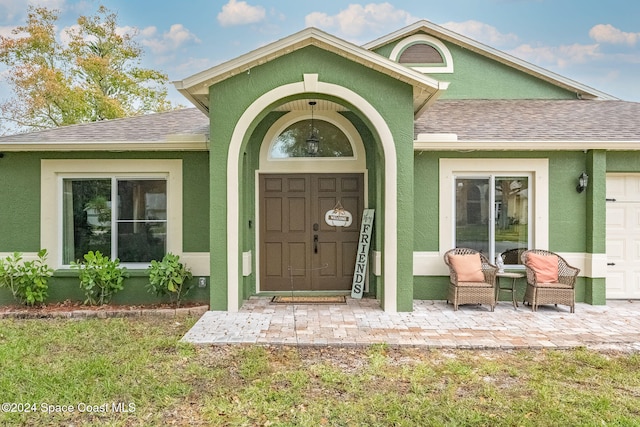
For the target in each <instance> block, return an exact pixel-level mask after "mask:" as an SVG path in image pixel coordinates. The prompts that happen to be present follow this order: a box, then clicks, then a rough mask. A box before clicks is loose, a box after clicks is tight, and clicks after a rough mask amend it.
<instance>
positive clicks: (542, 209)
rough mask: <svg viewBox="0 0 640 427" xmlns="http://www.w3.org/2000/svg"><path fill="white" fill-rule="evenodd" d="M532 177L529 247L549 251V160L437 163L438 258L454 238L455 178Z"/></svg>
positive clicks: (488, 160) (442, 161) (441, 161)
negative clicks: (470, 175)
mask: <svg viewBox="0 0 640 427" xmlns="http://www.w3.org/2000/svg"><path fill="white" fill-rule="evenodd" d="M476 172H477V173H482V174H485V173H486V174H490V173H500V174H510V173H513V174H519V173H530V174H532V176H533V177H532V178H533V179H532V181H533V182H532V183H531V191H532V193H531V195H530V203H532V204H533V206H532V214H531V219H532V221H533V226H532V236H531V238H530V242H531V245H532V247H535V248H538V249H547V248H548V247H549V160H548V159H485V158H482V159H452V158H443V159H440V199H439V204H440V205H439V209H440V225H439V230H440V233H439V235H440V254H441V255H444V253H445V252H446V251H448V250H449V249H451V248H453V247H454V246H455V242H454V238H453V228H454V221H455V218H454V207H455V196H454V194H455V176H456V174H458V173H476Z"/></svg>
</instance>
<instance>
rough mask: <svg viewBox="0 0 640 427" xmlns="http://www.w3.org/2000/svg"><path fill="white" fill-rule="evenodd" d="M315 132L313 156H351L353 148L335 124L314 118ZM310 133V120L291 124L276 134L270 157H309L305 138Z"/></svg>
mask: <svg viewBox="0 0 640 427" xmlns="http://www.w3.org/2000/svg"><path fill="white" fill-rule="evenodd" d="M313 124H314V128H315V130H316V134H317V135H318V137H319V139H320V147H319V150H318V154H316V155H315V156H313V157H353V148H352V147H351V143H350V142H349V139H348V138H347V136H346V135H345V134H344V132H342V131H341V130H340V129H339V128H338V127H337V126H335V125H334V124H332V123H329V122H326V121H324V120H318V119H314V121H313ZM310 134H311V120H302V121H299V122H297V123H294V124H292V125H291V126H289V127H288V128H287V129H285V130H284V132H282V133H281V134H280V136H278V138H277V139H276V141H275V142H274V143H273V144H272V146H271V152H270V153H269V156H270V157H271V158H272V159H287V158H292V157H311V156H309V154H308V153H307V138H308V137H309V135H310Z"/></svg>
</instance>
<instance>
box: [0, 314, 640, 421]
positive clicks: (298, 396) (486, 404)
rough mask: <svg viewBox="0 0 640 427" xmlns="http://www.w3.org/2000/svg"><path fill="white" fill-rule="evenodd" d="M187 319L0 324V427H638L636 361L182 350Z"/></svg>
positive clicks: (552, 354) (573, 354) (568, 355)
mask: <svg viewBox="0 0 640 427" xmlns="http://www.w3.org/2000/svg"><path fill="white" fill-rule="evenodd" d="M194 322H195V319H179V318H177V319H166V318H142V319H141V318H136V319H126V318H125V319H88V320H0V394H1V396H2V399H1V400H2V402H6V403H13V405H9V406H7V405H2V412H0V425H11V426H13V425H28V426H31V425H33V426H48V425H51V426H58V425H74V426H84V425H96V426H98V425H99V426H104V425H107V426H171V425H177V426H198V425H202V426H209V425H212V426H236V425H247V426H255V425H261V426H269V425H270V426H280V425H282V426H325V425H326V426H570V425H571V426H575V425H586V426H637V425H640V403H639V402H640V354H627V353H612V352H609V353H597V352H591V351H587V350H585V349H578V350H574V351H478V350H475V351H471V350H470V351H462V350H460V351H453V350H424V349H416V348H399V349H398V348H390V347H386V346H380V345H376V346H372V347H367V348H359V347H358V348H355V347H347V348H333V347H302V348H295V347H262V346H203V347H196V346H192V345H188V344H181V343H178V340H179V339H180V338H181V337H182V336H183V334H184V333H185V332H186V331H187V330H188V329H189V328H190V327H191V326H192V325H193V323H194ZM12 410H13V411H16V412H11V411H12ZM7 411H9V412H7ZM27 411H28V412H27ZM71 411H72V412H71ZM125 411H127V412H125Z"/></svg>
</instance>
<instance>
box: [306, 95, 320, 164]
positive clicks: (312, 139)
mask: <svg viewBox="0 0 640 427" xmlns="http://www.w3.org/2000/svg"><path fill="white" fill-rule="evenodd" d="M309 105H310V106H311V131H310V132H309V137H308V138H307V154H308V155H310V156H316V155H318V150H319V149H320V138H318V133H317V132H316V128H315V127H314V126H313V107H314V105H316V101H309Z"/></svg>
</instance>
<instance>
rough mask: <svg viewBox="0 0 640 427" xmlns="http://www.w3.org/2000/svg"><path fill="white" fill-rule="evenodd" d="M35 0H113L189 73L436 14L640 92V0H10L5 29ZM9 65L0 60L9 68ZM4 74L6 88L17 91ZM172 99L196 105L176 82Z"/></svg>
mask: <svg viewBox="0 0 640 427" xmlns="http://www.w3.org/2000/svg"><path fill="white" fill-rule="evenodd" d="M28 4H35V5H41V6H47V7H51V8H56V9H59V10H60V11H61V13H62V19H61V21H60V28H59V30H60V32H61V33H62V32H63V31H64V29H65V28H66V27H68V26H71V25H73V24H74V22H75V19H76V18H77V17H78V16H79V15H80V14H88V15H91V14H93V13H94V12H95V11H96V9H97V7H98V5H100V4H103V5H105V6H106V7H107V8H109V9H110V10H111V11H113V12H116V13H117V14H118V17H119V23H120V25H121V26H122V27H123V31H127V30H131V29H132V28H136V29H137V31H138V36H137V41H138V42H139V43H140V44H141V45H142V46H143V47H144V49H145V56H144V62H143V63H144V65H145V66H147V67H150V68H154V69H159V70H161V71H164V72H165V73H167V74H168V75H169V78H170V80H180V79H183V78H185V77H188V76H190V75H192V74H195V73H197V72H199V71H202V70H204V69H207V68H209V67H212V66H214V65H217V64H220V63H222V62H224V61H227V60H230V59H233V58H235V57H237V56H239V55H241V54H244V53H246V52H249V51H251V50H253V49H256V48H258V47H260V46H263V45H265V44H268V43H270V42H272V41H275V40H278V39H281V38H283V37H286V36H288V35H290V34H292V33H295V32H297V31H299V30H301V29H303V28H305V27H308V26H315V27H318V28H320V29H322V30H325V31H327V32H329V33H331V34H333V35H335V36H338V37H340V38H343V39H345V40H348V41H350V42H353V43H356V44H358V45H361V44H364V43H367V42H369V41H372V40H375V39H376V38H378V37H380V36H383V35H386V34H388V33H391V32H393V31H395V30H398V29H400V28H402V27H404V26H406V25H409V24H411V23H413V22H415V21H417V20H419V19H427V20H429V21H431V22H433V23H435V24H438V25H442V26H445V27H447V28H449V29H451V30H453V31H456V32H458V33H461V34H464V35H466V36H468V37H471V38H473V39H475V40H478V41H480V42H482V43H485V44H487V45H489V46H491V47H493V48H496V49H499V50H502V51H505V52H507V53H509V54H512V55H514V56H517V57H519V58H521V59H524V60H526V61H529V62H531V63H533V64H536V65H538V66H541V67H543V68H546V69H549V70H551V71H554V72H556V73H558V74H561V75H563V76H565V77H568V78H571V79H574V80H576V81H578V82H580V83H583V84H586V85H588V86H591V87H594V88H596V89H599V90H601V91H603V92H607V93H609V94H611V95H614V96H616V97H619V98H622V99H625V100H630V101H638V102H640V2H638V1H635V0H607V1H603V0H447V1H427V0H423V1H415V0H389V1H388V2H382V1H381V2H359V3H358V2H357V0H353V1H352V2H345V1H336V0H324V1H319V2H308V1H284V0H282V1H271V0H246V1H242V0H188V1H187V0H184V1H163V0H154V1H150V0H103V1H95V0H40V1H36V0H28V1H25V0H0V34H2V35H5V36H8V35H9V34H10V31H11V29H12V28H14V27H15V26H17V25H20V24H23V23H24V22H25V18H26V11H27V5H28ZM2 72H6V70H1V69H0V77H1V75H2V74H1V73H2ZM8 95H9V94H8V92H7V87H6V81H3V80H0V98H1V99H4V98H6V97H7V96H8ZM170 97H171V100H172V101H176V102H179V103H182V104H184V105H187V104H188V103H187V101H186V100H184V98H182V97H181V96H180V95H179V94H178V93H177V92H176V91H175V90H173V88H171V89H170Z"/></svg>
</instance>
